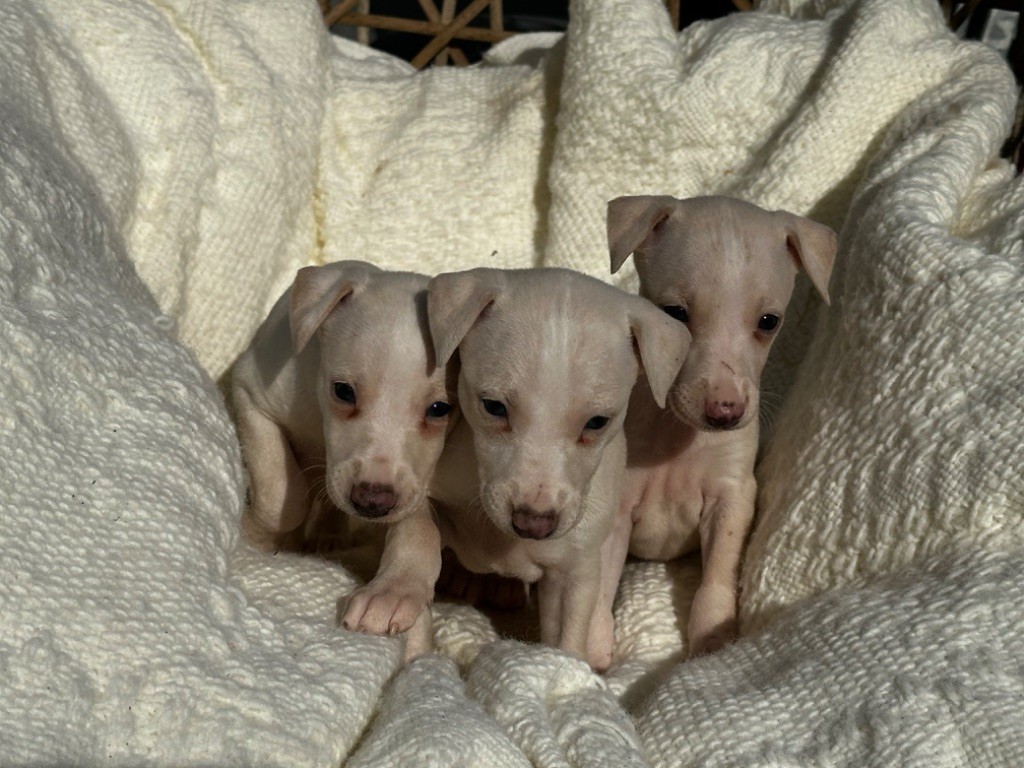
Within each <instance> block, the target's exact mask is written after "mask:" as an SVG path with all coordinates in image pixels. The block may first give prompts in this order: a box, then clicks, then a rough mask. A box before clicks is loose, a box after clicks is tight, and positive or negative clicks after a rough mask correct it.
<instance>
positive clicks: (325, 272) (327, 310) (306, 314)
mask: <svg viewBox="0 0 1024 768" xmlns="http://www.w3.org/2000/svg"><path fill="white" fill-rule="evenodd" d="M379 271H380V270H379V269H377V268H376V267H374V266H373V265H372V264H366V263H364V262H361V261H339V262H336V263H334V264H325V265H324V266H322V267H303V268H302V269H300V270H299V271H298V273H297V274H296V275H295V282H293V283H292V297H291V309H290V315H289V319H290V322H291V329H292V347H293V349H294V350H295V354H299V353H300V352H301V351H302V350H303V349H305V348H306V345H307V344H308V343H309V340H310V339H311V338H313V334H314V333H316V331H317V329H318V328H319V327H320V326H321V325H322V324H323V322H324V320H326V319H327V316H328V315H329V314H331V312H332V310H333V309H334V308H335V307H336V306H338V304H340V303H341V302H342V301H344V300H345V299H346V298H347V297H348V296H349V295H351V294H352V292H353V291H355V290H356V289H357V288H359V287H361V286H363V285H365V284H366V283H367V282H369V280H370V276H371V275H372V274H373V273H374V272H379Z"/></svg>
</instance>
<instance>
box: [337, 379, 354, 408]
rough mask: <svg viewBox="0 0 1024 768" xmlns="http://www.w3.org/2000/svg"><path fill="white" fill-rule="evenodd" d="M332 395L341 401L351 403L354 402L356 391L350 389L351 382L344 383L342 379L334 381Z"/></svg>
mask: <svg viewBox="0 0 1024 768" xmlns="http://www.w3.org/2000/svg"><path fill="white" fill-rule="evenodd" d="M333 391H334V396H335V397H336V398H338V399H339V400H341V402H343V403H349V404H351V405H355V404H356V391H355V390H354V389H352V385H351V384H346V383H345V382H344V381H336V382H334V387H333Z"/></svg>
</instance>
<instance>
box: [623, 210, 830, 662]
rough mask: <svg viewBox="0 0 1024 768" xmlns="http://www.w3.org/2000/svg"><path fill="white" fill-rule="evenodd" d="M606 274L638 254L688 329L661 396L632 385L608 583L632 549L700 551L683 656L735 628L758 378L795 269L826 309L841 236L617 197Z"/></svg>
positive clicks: (661, 299)
mask: <svg viewBox="0 0 1024 768" xmlns="http://www.w3.org/2000/svg"><path fill="white" fill-rule="evenodd" d="M608 240H609V246H610V251H611V271H612V272H613V273H614V272H616V271H618V269H619V267H621V266H622V263H623V262H624V261H625V260H626V259H627V258H628V257H629V255H630V254H633V258H634V262H635V264H636V269H637V273H638V274H639V277H640V293H641V295H643V296H644V297H646V298H648V299H650V300H651V301H652V302H653V303H654V304H655V305H657V306H658V307H660V308H661V309H662V310H664V312H665V313H666V314H667V315H668V316H671V317H672V318H674V319H675V320H676V321H677V322H678V323H679V324H680V325H682V326H685V327H686V328H687V329H689V331H690V335H691V337H692V343H691V345H690V348H689V352H688V355H687V358H686V361H685V363H684V364H683V366H682V368H681V369H680V371H679V375H678V377H677V378H676V380H675V383H674V384H673V385H672V387H671V390H670V392H669V393H668V398H667V399H668V409H669V412H670V415H668V414H665V413H664V412H663V411H662V410H661V405H660V402H659V398H658V397H656V396H653V395H652V394H651V392H650V391H649V390H648V389H647V388H645V387H641V386H638V387H637V388H636V390H635V391H634V393H633V397H632V400H631V402H630V406H629V416H628V419H627V423H626V427H625V431H626V435H627V439H628V443H629V459H628V467H627V469H626V474H625V480H624V483H623V494H622V500H621V505H620V508H619V516H618V518H617V523H616V528H615V533H614V534H613V535H612V537H611V538H610V539H609V541H608V542H607V543H606V546H605V552H604V556H605V558H606V574H605V575H606V578H607V579H608V580H609V583H611V584H614V581H617V579H618V577H619V575H620V572H621V568H622V564H623V562H624V560H625V557H626V551H627V548H628V551H629V553H631V554H633V555H636V556H638V557H642V558H648V559H655V560H667V559H671V558H675V557H678V556H679V555H682V554H684V553H686V552H690V551H692V550H695V549H697V548H698V547H699V548H700V550H701V558H702V561H703V575H702V580H701V586H700V588H699V589H698V590H697V593H696V595H695V597H694V600H693V607H692V608H691V611H690V619H689V626H688V627H687V635H688V639H689V650H690V653H691V655H697V654H701V653H704V652H708V651H711V650H714V649H716V648H718V647H719V646H721V645H722V644H723V643H725V642H727V641H728V640H730V639H732V638H733V637H734V636H735V634H736V586H737V580H738V576H739V568H740V555H741V551H742V547H743V543H744V540H745V538H746V535H747V533H748V531H749V528H750V525H751V522H752V520H753V515H754V502H755V495H756V490H757V487H756V483H755V480H754V460H755V457H756V455H757V445H758V405H759V388H758V382H759V380H760V376H761V370H762V368H763V367H764V364H765V360H766V359H767V357H768V350H769V349H770V348H771V345H772V341H773V340H774V339H775V337H776V335H777V334H778V332H779V329H780V328H781V327H782V324H783V318H784V317H785V312H786V305H787V304H788V303H789V298H790V295H791V293H792V291H793V283H794V278H795V276H796V273H797V270H798V269H801V268H802V269H804V270H805V271H806V272H807V275H808V277H810V279H811V283H812V284H813V285H814V287H815V288H816V289H817V291H818V293H820V294H821V297H822V298H823V299H824V300H825V302H826V303H828V301H829V296H828V282H829V277H830V275H831V274H832V265H833V261H834V259H835V253H836V235H835V233H834V232H833V231H832V230H831V229H829V228H828V227H826V226H823V225H821V224H817V223H815V222H813V221H810V220H809V219H805V218H802V217H800V216H795V215H793V214H791V213H786V212H784V211H776V212H769V211H765V210H763V209H761V208H758V207H757V206H755V205H751V204H749V203H745V202H742V201H740V200H735V199H731V198H725V197H698V198H692V199H688V200H677V199H675V198H671V197H620V198H617V199H615V200H612V201H611V203H609V205H608Z"/></svg>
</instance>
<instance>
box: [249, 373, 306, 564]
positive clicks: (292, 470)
mask: <svg viewBox="0 0 1024 768" xmlns="http://www.w3.org/2000/svg"><path fill="white" fill-rule="evenodd" d="M235 404H236V406H237V411H238V433H239V438H240V440H241V443H242V453H243V455H244V456H245V464H246V468H247V469H248V471H249V492H250V496H251V498H250V503H249V509H248V511H247V513H246V514H247V517H248V519H247V520H246V521H245V522H244V525H243V527H244V528H245V530H246V533H247V535H249V537H250V538H251V539H254V543H255V544H257V546H258V545H259V544H260V542H259V541H256V539H259V538H260V535H259V534H260V532H261V531H262V532H264V533H266V534H268V536H267V537H266V538H267V539H270V538H272V535H273V534H280V533H288V532H290V531H293V530H295V529H296V528H298V527H299V526H300V525H301V524H302V523H303V521H305V519H306V516H307V514H308V513H309V484H308V483H307V482H306V478H305V477H304V476H303V475H302V471H301V470H300V469H299V465H298V462H297V461H296V460H295V454H294V453H293V452H292V447H291V444H290V443H289V442H288V438H287V436H286V435H285V434H284V432H283V431H282V430H281V427H280V426H278V425H277V424H275V423H274V422H273V421H272V420H271V419H269V418H268V417H267V416H266V415H264V414H263V413H262V412H261V411H260V410H259V409H258V408H256V406H255V405H253V403H252V401H251V399H250V398H249V396H248V395H247V394H246V393H245V391H244V390H240V389H237V390H235Z"/></svg>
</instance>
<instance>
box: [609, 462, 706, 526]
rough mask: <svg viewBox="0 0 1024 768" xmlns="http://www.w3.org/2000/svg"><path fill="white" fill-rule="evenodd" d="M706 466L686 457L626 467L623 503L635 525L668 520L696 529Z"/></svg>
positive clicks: (701, 507)
mask: <svg viewBox="0 0 1024 768" xmlns="http://www.w3.org/2000/svg"><path fill="white" fill-rule="evenodd" d="M706 471H707V469H706V467H705V466H704V464H703V462H701V461H699V460H691V461H687V460H686V459H685V457H683V458H677V459H676V460H674V461H672V462H669V463H665V464H659V465H656V466H652V467H647V466H637V467H629V468H627V470H626V475H625V478H624V483H623V496H622V498H623V504H624V505H625V507H626V508H627V509H629V510H630V514H631V516H632V518H633V521H634V522H639V521H640V520H642V519H644V518H648V517H651V516H658V517H663V516H668V517H671V518H672V519H673V520H674V522H675V523H676V525H678V526H681V527H682V528H684V529H693V530H696V528H697V525H698V523H699V522H700V514H701V511H702V510H703V508H704V491H703V488H704V482H705V475H706Z"/></svg>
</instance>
